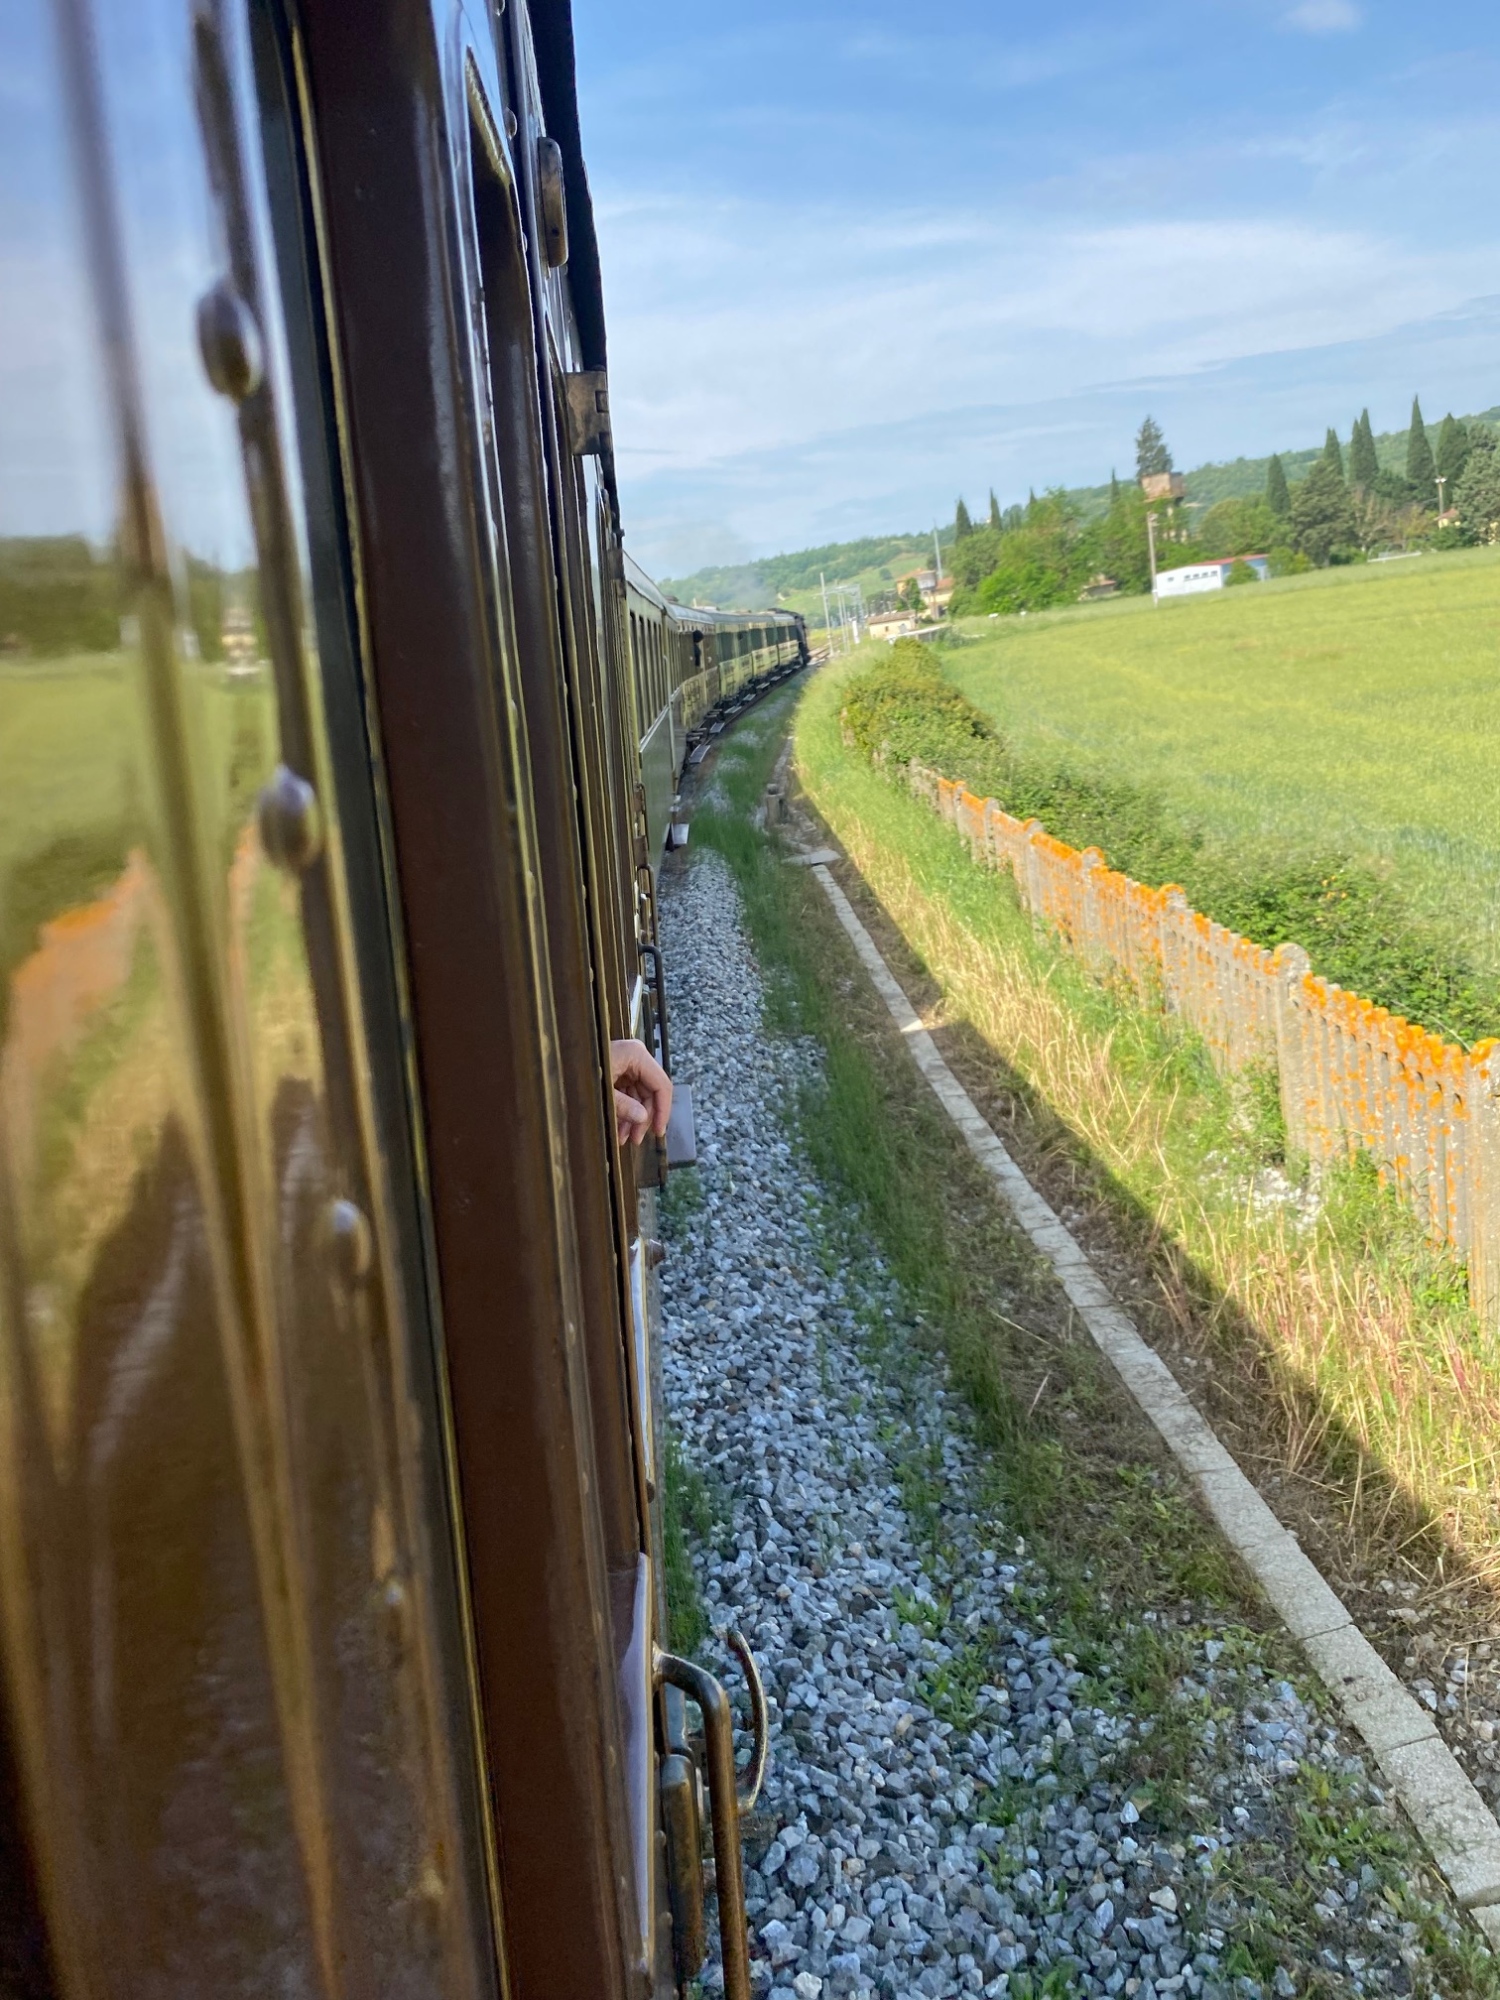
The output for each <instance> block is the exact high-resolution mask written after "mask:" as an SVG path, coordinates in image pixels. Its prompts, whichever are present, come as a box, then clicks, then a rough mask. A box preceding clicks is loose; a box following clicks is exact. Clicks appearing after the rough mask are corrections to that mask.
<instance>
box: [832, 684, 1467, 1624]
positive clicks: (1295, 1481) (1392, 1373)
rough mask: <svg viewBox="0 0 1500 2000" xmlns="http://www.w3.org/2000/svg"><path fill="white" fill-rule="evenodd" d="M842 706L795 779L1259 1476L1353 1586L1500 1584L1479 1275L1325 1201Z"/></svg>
mask: <svg viewBox="0 0 1500 2000" xmlns="http://www.w3.org/2000/svg"><path fill="white" fill-rule="evenodd" d="M840 691H841V688H840V678H839V675H838V674H837V673H836V672H835V673H829V674H825V675H823V676H821V677H820V678H819V680H818V681H817V682H815V683H813V684H812V686H811V687H810V688H809V689H808V692H807V698H806V701H805V702H804V704H803V707H802V710H801V713H800V716H799V720H798V728H797V755H798V766H799V770H800V773H801V777H802V781H803V783H804V785H805V787H806V789H807V791H808V793H809V795H810V796H811V798H812V800H813V802H814V803H815V804H816V806H817V808H818V810H819V812H820V813H821V814H822V816H823V818H824V819H825V821H826V822H827V824H828V826H829V827H830V828H831V830H832V831H833V833H834V834H835V836H836V837H837V838H839V839H840V840H842V841H843V842H844V844H845V846H846V848H847V851H848V853H849V857H850V859H851V861H852V862H853V863H854V865H855V867H856V868H857V869H858V870H859V873H860V876H861V877H862V880H863V883H864V885H865V887H866V888H867V890H868V892H869V894H870V895H871V896H872V897H873V898H874V899H876V901H877V903H878V909H877V910H876V911H875V912H874V913H873V914H874V918H875V921H876V926H877V932H879V930H880V928H881V925H882V923H883V927H884V933H885V939H886V941H887V942H888V943H889V944H890V946H891V948H892V949H893V951H894V952H895V953H896V954H897V957H898V967H897V969H898V972H902V973H905V974H906V975H907V976H912V975H914V974H920V979H921V982H922V983H920V984H919V987H918V991H917V993H916V994H915V995H914V997H915V998H916V999H917V1002H918V1004H919V1005H921V1004H923V1002H924V1001H925V1003H926V1004H927V1005H928V1007H929V1008H930V1009H933V1010H935V1012H936V1013H937V1014H938V1015H939V1016H940V1020H941V1026H940V1029H939V1039H940V1041H942V1042H944V1044H945V1046H946V1047H947V1049H948V1051H949V1053H950V1058H951V1059H953V1060H954V1061H955V1062H956V1063H957V1065H958V1067H959V1068H960V1070H961V1072H962V1073H963V1074H964V1076H965V1080H966V1082H968V1083H969V1084H970V1086H971V1088H972V1089H973V1091H974V1094H975V1095H976V1098H977V1099H978V1100H979V1101H980V1103H981V1108H983V1109H985V1110H986V1111H987V1113H988V1114H989V1115H990V1116H992V1117H993V1118H994V1119H995V1120H996V1122H997V1123H998V1125H999V1126H1000V1128H1001V1129H1002V1132H1003V1134H1004V1135H1005V1136H1006V1137H1007V1140H1008V1142H1009V1143H1011V1144H1012V1145H1013V1146H1014V1147H1015V1149H1016V1150H1017V1152H1018V1153H1019V1154H1020V1155H1021V1157H1022V1158H1023V1160H1024V1161H1025V1162H1026V1164H1027V1165H1028V1167H1029V1169H1030V1170H1031V1171H1032V1172H1033V1174H1034V1175H1035V1176H1036V1177H1037V1178H1039V1179H1040V1181H1041V1182H1042V1184H1043V1186H1044V1187H1045V1188H1046V1190H1047V1192H1048V1193H1049V1195H1050V1197H1051V1199H1052V1200H1053V1202H1054V1205H1055V1206H1057V1207H1058V1208H1059V1209H1060V1210H1062V1211H1063V1212H1064V1214H1065V1216H1066V1217H1067V1219H1068V1220H1069V1221H1070V1222H1072V1223H1073V1225H1074V1226H1075V1228H1076V1229H1078V1230H1079V1232H1080V1233H1081V1234H1083V1235H1084V1237H1085V1239H1086V1240H1090V1241H1091V1247H1093V1248H1094V1250H1095V1252H1096V1254H1097V1255H1098V1257H1099V1258H1100V1261H1102V1262H1103V1263H1104V1265H1105V1267H1106V1268H1107V1270H1108V1271H1109V1274H1110V1277H1111V1281H1112V1282H1114V1283H1115V1284H1116V1287H1117V1289H1119V1290H1121V1291H1122V1293H1123V1295H1124V1299H1125V1302H1127V1303H1128V1304H1129V1305H1130V1306H1131V1308H1132V1310H1134V1311H1136V1312H1137V1314H1138V1315H1139V1316H1140V1317H1142V1318H1143V1319H1144V1320H1145V1321H1146V1323H1147V1326H1148V1329H1149V1330H1150V1331H1151V1332H1152V1333H1153V1335H1155V1336H1156V1337H1158V1339H1159V1340H1164V1341H1165V1342H1166V1343H1167V1344H1168V1345H1169V1346H1171V1345H1172V1344H1173V1343H1175V1344H1176V1347H1177V1350H1178V1357H1180V1359H1181V1361H1182V1365H1183V1366H1184V1368H1185V1369H1186V1370H1187V1371H1188V1373H1189V1375H1190V1378H1193V1377H1195V1378H1196V1382H1195V1386H1197V1387H1198V1388H1199V1390H1200V1392H1201V1393H1202V1395H1203V1396H1204V1398H1205V1399H1206V1401H1207V1403H1208V1406H1209V1409H1210V1413H1211V1415H1212V1416H1213V1418H1214V1420H1215V1422H1216V1423H1218V1424H1219V1426H1220V1428H1221V1430H1223V1431H1225V1432H1226V1433H1227V1434H1228V1441H1229V1442H1230V1443H1231V1446H1232V1448H1234V1449H1235V1450H1236V1451H1237V1452H1238V1453H1239V1454H1240V1455H1241V1456H1242V1462H1247V1463H1248V1464H1249V1465H1250V1466H1251V1467H1252V1469H1254V1470H1255V1471H1256V1472H1257V1473H1258V1474H1259V1475H1260V1476H1261V1479H1262V1483H1263V1484H1265V1485H1267V1486H1269V1487H1270V1488H1271V1489H1272V1490H1273V1493H1274V1491H1275V1489H1276V1482H1277V1481H1278V1480H1280V1481H1283V1482H1286V1490H1285V1493H1284V1495H1283V1496H1282V1497H1283V1498H1284V1499H1285V1500H1286V1503H1287V1506H1288V1507H1289V1508H1290V1509H1291V1511H1292V1514H1293V1517H1294V1525H1296V1526H1297V1527H1298V1529H1299V1532H1303V1531H1304V1530H1305V1529H1306V1528H1308V1527H1309V1526H1310V1527H1311V1528H1312V1530H1313V1539H1314V1541H1315V1543H1316V1545H1317V1546H1318V1553H1319V1557H1320V1560H1322V1561H1323V1562H1324V1564H1325V1567H1328V1568H1331V1569H1332V1570H1333V1572H1334V1573H1335V1576H1336V1579H1337V1580H1338V1581H1339V1582H1341V1583H1343V1584H1346V1585H1347V1584H1349V1583H1351V1582H1353V1583H1357V1582H1359V1581H1361V1580H1365V1579H1368V1577H1369V1576H1370V1574H1371V1573H1372V1571H1373V1572H1375V1573H1379V1572H1380V1571H1381V1570H1382V1569H1383V1568H1391V1567H1392V1566H1396V1567H1397V1568H1399V1572H1400V1574H1401V1575H1403V1576H1404V1575H1406V1574H1408V1573H1411V1574H1417V1573H1420V1574H1421V1575H1422V1576H1423V1577H1425V1578H1429V1579H1436V1580H1438V1581H1440V1582H1444V1583H1447V1582H1449V1581H1451V1579H1452V1576H1453V1565H1454V1551H1458V1552H1460V1554H1461V1556H1462V1558H1463V1559H1464V1560H1465V1561H1466V1562H1467V1563H1468V1564H1470V1565H1472V1567H1473V1569H1474V1570H1476V1571H1478V1572H1480V1573H1482V1574H1483V1575H1484V1577H1485V1578H1487V1579H1488V1580H1489V1581H1490V1582H1491V1583H1493V1582H1495V1581H1496V1580H1497V1579H1500V1554H1497V1550H1500V1371H1497V1366H1496V1363H1497V1355H1496V1353H1495V1351H1494V1350H1495V1343H1493V1342H1492V1341H1490V1340H1489V1339H1488V1338H1487V1337H1485V1336H1484V1335H1483V1334H1482V1333H1481V1331H1480V1329H1479V1327H1478V1325H1477V1322H1476V1321H1475V1319H1474V1317H1473V1315H1472V1313H1471V1312H1470V1310H1469V1308H1468V1305H1467V1301H1466V1294H1465V1286H1464V1281H1463V1274H1462V1271H1461V1268H1460V1267H1459V1266H1458V1265H1457V1264H1456V1263H1455V1262H1454V1260H1453V1259H1452V1258H1451V1257H1450V1256H1448V1255H1447V1253H1445V1252H1443V1251H1441V1250H1438V1249H1434V1248H1432V1247H1431V1246H1429V1245H1428V1244H1427V1243H1426V1242H1425V1241H1424V1240H1423V1238H1422V1236H1421V1234H1420V1232H1419V1230H1418V1229H1417V1228H1416V1226H1415V1225H1414V1224H1413V1223H1412V1222H1411V1221H1410V1220H1409V1218H1408V1217H1407V1215H1406V1213H1405V1211H1404V1209H1403V1208H1402V1207H1401V1205H1400V1204H1399V1203H1398V1202H1397V1201H1396V1200H1395V1199H1394V1198H1388V1197H1387V1196H1386V1195H1385V1193H1384V1192H1383V1191H1382V1190H1381V1189H1380V1188H1379V1186H1378V1185H1377V1184H1376V1183H1375V1181H1374V1179H1373V1176H1371V1175H1370V1174H1369V1173H1368V1172H1366V1171H1362V1170H1361V1169H1359V1168H1358V1167H1355V1166H1351V1167H1350V1168H1349V1169H1348V1170H1347V1171H1345V1172H1343V1173H1341V1174H1337V1175H1334V1176H1332V1177H1331V1179H1330V1181H1329V1183H1328V1185H1327V1187H1326V1189H1325V1198H1324V1199H1323V1201H1322V1202H1321V1203H1320V1204H1313V1203H1311V1202H1310V1201H1309V1200H1308V1199H1307V1197H1306V1192H1305V1190H1302V1189H1300V1188H1299V1187H1298V1186H1297V1184H1296V1180H1295V1174H1288V1173H1287V1171H1286V1166H1285V1163H1284V1162H1281V1161H1280V1160H1279V1158H1278V1152H1279V1135H1278V1133H1277V1130H1276V1121H1275V1119H1274V1117H1273V1116H1272V1115H1271V1114H1270V1112H1269V1111H1268V1107H1267V1102H1266V1100H1267V1096H1268V1093H1267V1092H1266V1091H1265V1090H1264V1089H1262V1088H1258V1087H1257V1080H1256V1079H1254V1078H1251V1079H1249V1080H1248V1081H1247V1082H1245V1083H1243V1084H1240V1085H1234V1086H1230V1085H1226V1084H1225V1083H1223V1082H1222V1081H1220V1079H1218V1078H1217V1077H1216V1075H1215V1073H1214V1071H1213V1069H1212V1067H1211V1065H1210V1064H1209V1062H1208V1060H1207V1058H1206V1055H1205V1053H1204V1052H1203V1050H1202V1049H1201V1047H1199V1046H1198V1045H1197V1044H1195V1043H1194V1042H1193V1041H1192V1040H1190V1039H1188V1038H1184V1037H1182V1036H1181V1035H1179V1034H1177V1033H1175V1032H1174V1031H1173V1030H1172V1029H1171V1027H1170V1025H1169V1024H1168V1023H1167V1022H1166V1021H1165V1020H1164V1019H1161V1018H1158V1017H1154V1016H1152V1015H1150V1014H1148V1013H1146V1012H1144V1011H1142V1010H1140V1009H1139V1008H1136V1007H1134V1006H1132V1005H1130V1004H1129V1003H1128V1001H1127V1000H1125V999H1123V998H1121V997H1120V996H1119V995H1117V994H1115V993H1113V992H1111V991H1109V990H1106V989H1105V988H1102V987H1100V986H1098V985H1096V984H1095V983H1093V982H1092V981H1091V980H1089V978H1088V977H1087V976H1086V975H1085V974H1084V973H1083V971H1082V970H1081V969H1080V968H1079V967H1078V966H1077V965H1076V964H1075V963H1074V961H1073V960H1072V959H1071V958H1070V957H1069V956H1068V955H1067V954H1066V953H1065V952H1063V951H1062V950H1061V949H1060V948H1058V947H1056V946H1055V945H1054V944H1053V943H1052V942H1051V941H1050V940H1049V939H1047V938H1046V937H1045V936H1044V935H1042V934H1041V933H1039V932H1038V931H1037V930H1035V929H1034V927H1033V926H1032V924H1031V922H1030V921H1029V919H1028V918H1027V917H1026V916H1025V915H1024V913H1023V912H1022V911H1021V910H1020V908H1019V906H1018V904H1017V902H1016V899H1015V896H1014V893H1013V891H1012V889H1011V887H1010V885H1009V883H1008V881H1006V880H1004V879H1003V878H1001V877H999V876H995V875H991V874H988V873H986V872H985V871H982V870H980V869H978V868H976V867H975V866H974V865H973V863H972V862H971V861H970V860H969V858H968V856H967V854H966V852H965V851H964V849H963V848H962V847H961V845H960V843H959V841H958V839H957V837H956V836H955V835H954V833H953V832H952V830H951V829H950V828H949V827H947V826H945V825H944V824H942V823H941V822H940V821H938V820H936V819H935V818H934V817H933V816H932V815H931V814H929V813H928V812H927V811H926V809H925V808H924V807H922V806H921V805H919V804H918V803H917V802H916V801H914V800H913V799H911V798H910V797H908V796H907V795H906V794H905V793H904V792H903V791H901V790H900V789H899V788H897V787H896V786H894V785H891V784H888V783H886V782H885V781H884V780H883V779H882V778H881V777H880V776H879V775H877V773H875V772H874V771H873V770H872V769H871V768H870V767H869V765H868V764H867V763H865V762H864V760H863V759H862V758H861V757H859V756H858V755H857V754H856V753H853V752H851V751H849V750H848V749H846V748H845V746H844V744H843V741H842V738H841V736H840V732H839V727H838V707H839V697H840ZM1174 1358H1177V1357H1174ZM1294 1496H1295V1498H1294ZM1304 1503H1305V1504H1304ZM1298 1504H1303V1506H1304V1511H1303V1513H1302V1514H1301V1515H1299V1514H1298V1513H1297V1505H1298Z"/></svg>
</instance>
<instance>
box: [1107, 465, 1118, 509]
mask: <svg viewBox="0 0 1500 2000" xmlns="http://www.w3.org/2000/svg"><path fill="white" fill-rule="evenodd" d="M1109 504H1110V509H1111V511H1113V510H1114V509H1115V508H1116V507H1118V506H1119V504H1120V482H1119V480H1118V479H1117V478H1116V477H1115V469H1114V467H1113V466H1111V467H1110V469H1109Z"/></svg>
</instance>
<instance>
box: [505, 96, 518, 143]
mask: <svg viewBox="0 0 1500 2000" xmlns="http://www.w3.org/2000/svg"><path fill="white" fill-rule="evenodd" d="M519 130H520V127H519V126H518V125H517V123H516V114H515V112H514V111H512V110H511V108H510V106H509V105H508V104H507V105H506V107H505V136H506V138H507V139H514V138H515V136H516V133H517V132H518V131H519Z"/></svg>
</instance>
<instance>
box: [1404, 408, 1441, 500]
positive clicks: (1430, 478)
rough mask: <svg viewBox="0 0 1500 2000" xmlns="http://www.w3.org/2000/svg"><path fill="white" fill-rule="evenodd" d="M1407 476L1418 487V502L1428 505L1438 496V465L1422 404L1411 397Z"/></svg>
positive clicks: (1407, 435)
mask: <svg viewBox="0 0 1500 2000" xmlns="http://www.w3.org/2000/svg"><path fill="white" fill-rule="evenodd" d="M1406 476H1407V478H1408V479H1409V480H1410V481H1411V483H1412V485H1413V486H1415V487H1416V489H1417V504H1418V506H1419V507H1427V506H1430V505H1431V504H1432V502H1433V501H1434V500H1435V499H1436V498H1437V487H1436V480H1437V466H1436V465H1435V464H1434V462H1433V457H1432V446H1431V445H1430V444H1429V443H1428V441H1427V426H1426V424H1424V423H1423V421H1422V405H1421V404H1420V403H1419V402H1418V400H1417V398H1416V397H1415V396H1413V397H1412V399H1411V429H1410V430H1409V431H1408V432H1407V434H1406Z"/></svg>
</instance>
